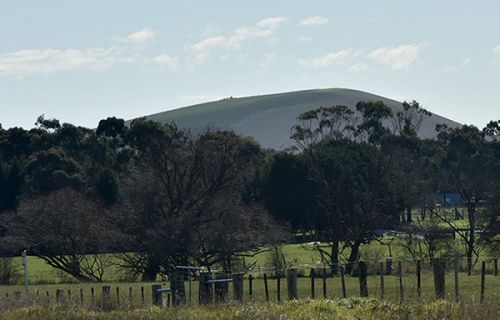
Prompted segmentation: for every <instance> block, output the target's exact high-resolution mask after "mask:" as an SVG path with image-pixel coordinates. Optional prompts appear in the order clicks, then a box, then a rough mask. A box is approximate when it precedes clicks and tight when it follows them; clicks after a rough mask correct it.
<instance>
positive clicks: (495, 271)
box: [493, 258, 498, 277]
mask: <svg viewBox="0 0 500 320" xmlns="http://www.w3.org/2000/svg"><path fill="white" fill-rule="evenodd" d="M493 267H494V269H493V275H494V276H495V277H496V276H498V258H495V259H493Z"/></svg>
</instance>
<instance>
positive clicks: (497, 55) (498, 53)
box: [491, 45, 500, 63]
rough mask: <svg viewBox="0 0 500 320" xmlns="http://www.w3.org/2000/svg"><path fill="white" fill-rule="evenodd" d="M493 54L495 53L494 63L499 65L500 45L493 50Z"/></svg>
mask: <svg viewBox="0 0 500 320" xmlns="http://www.w3.org/2000/svg"><path fill="white" fill-rule="evenodd" d="M491 52H492V53H493V60H492V63H497V62H498V61H500V45H498V46H496V47H494V48H493V49H491Z"/></svg>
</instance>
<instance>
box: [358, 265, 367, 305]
mask: <svg viewBox="0 0 500 320" xmlns="http://www.w3.org/2000/svg"><path fill="white" fill-rule="evenodd" d="M367 269H368V267H367V265H366V262H364V261H359V293H360V295H361V296H362V297H368V284H367V275H368V270H367Z"/></svg>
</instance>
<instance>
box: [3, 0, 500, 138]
mask: <svg viewBox="0 0 500 320" xmlns="http://www.w3.org/2000/svg"><path fill="white" fill-rule="evenodd" d="M499 17H500V1H497V0H491V1H488V0H484V1H483V0H481V1H460V0H454V1H448V0H440V1H435V0H419V1H406V0H377V1H375V0H365V1H361V0H349V1H347V0H345V1H333V0H328V1H314V0H309V1H294V0H273V1H269V0H267V1H261V0H252V1H235V0H225V1H223V0H210V1H193V0H182V1H179V0H176V1H169V0H163V1H160V0H158V1H153V0H150V1H148V0H141V1H127V0H106V1H104V0H86V1H78V2H77V1H56V0H47V1H38V0H31V1H30V0H23V1H12V0H0V123H1V124H2V126H3V127H4V128H9V127H14V126H21V127H24V128H31V127H33V125H34V123H35V121H36V118H37V117H38V116H39V115H41V114H44V115H45V117H46V118H57V119H59V120H60V121H61V122H70V123H73V124H76V125H82V126H86V127H96V126H97V123H98V121H99V120H100V119H103V118H106V117H108V116H116V117H119V118H124V119H131V118H135V117H138V116H141V115H147V114H152V113H157V112H161V111H165V110H170V109H174V108H178V107H182V106H187V105H192V104H195V103H201V102H206V101H211V100H216V99H220V98H223V97H229V96H233V97H243V96H250V95H261V94H268V93H277V92H287V91H296V90H305V89H316V88H336V87H341V88H352V89H358V90H363V91H368V92H371V93H375V94H378V95H382V96H386V97H389V98H393V99H397V100H400V101H402V100H412V99H414V100H417V101H418V102H420V103H421V104H422V105H423V106H424V107H425V108H427V109H428V110H430V111H432V112H434V113H437V114H439V115H442V116H445V117H447V118H450V119H452V120H455V121H458V122H461V123H467V124H474V125H476V126H479V127H483V126H484V125H485V124H486V123H487V122H489V120H498V119H500V19H499Z"/></svg>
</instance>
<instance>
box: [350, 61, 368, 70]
mask: <svg viewBox="0 0 500 320" xmlns="http://www.w3.org/2000/svg"><path fill="white" fill-rule="evenodd" d="M366 69H368V65H367V64H366V63H364V62H359V63H356V64H353V65H352V66H351V67H350V68H349V70H351V71H352V72H363V71H365V70H366Z"/></svg>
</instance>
